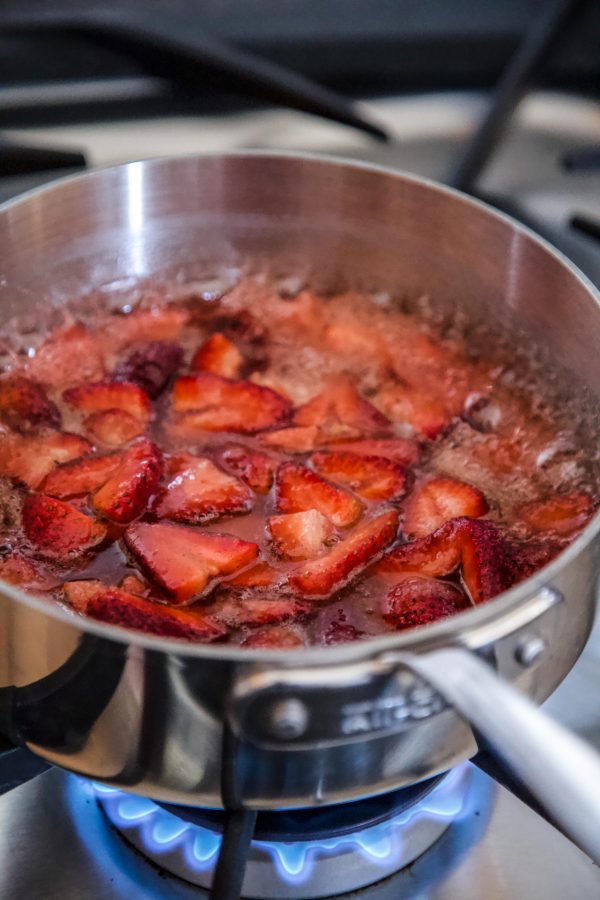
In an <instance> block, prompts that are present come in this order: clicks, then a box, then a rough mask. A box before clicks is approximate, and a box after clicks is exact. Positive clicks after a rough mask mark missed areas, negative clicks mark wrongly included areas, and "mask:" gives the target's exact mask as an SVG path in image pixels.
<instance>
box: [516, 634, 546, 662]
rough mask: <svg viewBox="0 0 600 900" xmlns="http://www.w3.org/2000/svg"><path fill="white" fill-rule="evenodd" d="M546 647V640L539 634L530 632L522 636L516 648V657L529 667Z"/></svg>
mask: <svg viewBox="0 0 600 900" xmlns="http://www.w3.org/2000/svg"><path fill="white" fill-rule="evenodd" d="M545 649H546V641H545V640H544V639H543V638H541V637H539V636H538V635H537V634H529V635H526V636H525V637H524V638H522V640H521V641H519V643H518V644H517V646H516V649H515V659H516V660H517V662H518V663H520V664H521V665H522V666H525V667H529V666H532V665H533V664H534V662H536V661H537V660H538V658H539V657H540V656H541V655H542V653H543V652H544V650H545Z"/></svg>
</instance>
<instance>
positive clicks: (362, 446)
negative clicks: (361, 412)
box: [334, 438, 419, 466]
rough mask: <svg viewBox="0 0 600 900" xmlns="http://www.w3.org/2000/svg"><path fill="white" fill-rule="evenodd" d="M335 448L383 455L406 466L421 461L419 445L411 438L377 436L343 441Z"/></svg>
mask: <svg viewBox="0 0 600 900" xmlns="http://www.w3.org/2000/svg"><path fill="white" fill-rule="evenodd" d="M334 449H335V450H336V451H337V450H342V451H343V450H347V451H348V452H349V453H356V454H358V455H359V456H383V458H384V459H391V460H392V461H393V462H397V463H402V464H403V465H405V466H411V465H414V463H416V462H418V461H419V445H418V444H417V443H416V441H412V440H410V439H409V438H380V439H379V440H378V439H377V438H375V439H373V440H366V441H343V442H340V443H337V442H336V444H335V447H334Z"/></svg>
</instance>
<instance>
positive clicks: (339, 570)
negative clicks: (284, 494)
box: [289, 510, 398, 599]
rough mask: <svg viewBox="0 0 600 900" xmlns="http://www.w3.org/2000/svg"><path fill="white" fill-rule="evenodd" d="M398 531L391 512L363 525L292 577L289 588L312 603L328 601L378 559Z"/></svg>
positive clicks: (394, 515) (393, 514)
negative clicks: (321, 600) (313, 601)
mask: <svg viewBox="0 0 600 900" xmlns="http://www.w3.org/2000/svg"><path fill="white" fill-rule="evenodd" d="M397 527H398V514H397V513H396V512H395V511H394V510H390V511H389V512H385V513H382V514H381V515H379V516H377V517H376V518H375V519H369V520H368V521H367V522H363V523H362V525H360V526H359V527H358V528H356V529H355V530H354V531H353V532H352V534H350V535H348V537H346V538H344V540H343V541H340V543H339V544H336V545H335V547H334V548H333V549H332V550H330V551H329V553H327V554H326V555H325V556H321V557H319V558H318V559H315V560H313V561H312V562H309V563H307V564H305V565H304V566H303V567H302V568H300V569H298V571H297V572H295V573H294V574H293V575H291V576H290V579H289V583H290V585H291V586H292V587H293V588H295V589H296V590H298V591H299V592H300V593H301V594H307V595H309V596H311V597H313V598H314V599H317V598H324V599H325V598H328V597H329V595H330V594H331V593H332V592H333V591H337V590H339V589H340V588H341V587H343V586H344V585H345V584H347V583H348V581H349V580H350V579H351V578H354V577H356V575H358V574H359V573H360V572H362V570H363V569H364V568H365V567H366V566H367V565H369V563H371V562H374V561H375V560H376V559H377V557H378V556H379V554H380V553H381V552H382V550H384V549H385V548H386V547H387V546H388V544H391V542H392V541H393V540H394V538H395V536H396V530H397Z"/></svg>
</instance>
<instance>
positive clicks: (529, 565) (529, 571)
mask: <svg viewBox="0 0 600 900" xmlns="http://www.w3.org/2000/svg"><path fill="white" fill-rule="evenodd" d="M562 549H563V545H562V544H561V543H559V542H558V541H556V540H554V541H549V540H545V541H508V542H507V553H508V556H509V560H510V571H511V573H512V576H513V578H512V581H513V583H515V584H516V583H517V582H519V581H524V579H525V578H529V576H530V575H533V573H534V572H537V570H538V569H541V568H542V567H543V566H546V565H548V563H549V562H551V561H552V560H553V559H554V557H555V556H558V554H559V553H560V551H561V550H562Z"/></svg>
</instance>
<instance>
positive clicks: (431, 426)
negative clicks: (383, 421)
mask: <svg viewBox="0 0 600 900" xmlns="http://www.w3.org/2000/svg"><path fill="white" fill-rule="evenodd" d="M377 401H378V403H379V404H380V405H381V407H382V409H385V411H386V413H387V415H388V416H389V417H390V419H392V421H393V422H397V423H398V424H401V425H405V426H408V430H409V431H410V432H414V433H415V434H417V435H419V436H421V437H424V438H435V437H437V435H438V434H439V433H440V432H441V431H443V430H444V428H446V426H447V425H449V424H450V421H451V419H452V414H451V413H450V412H449V411H448V410H447V408H446V406H445V404H444V402H443V400H442V399H441V397H440V395H439V392H436V391H435V390H434V389H428V388H422V387H415V386H413V385H406V384H398V383H394V384H393V385H392V386H390V387H386V388H384V389H383V390H382V391H381V392H380V393H379V394H378V395H377Z"/></svg>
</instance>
